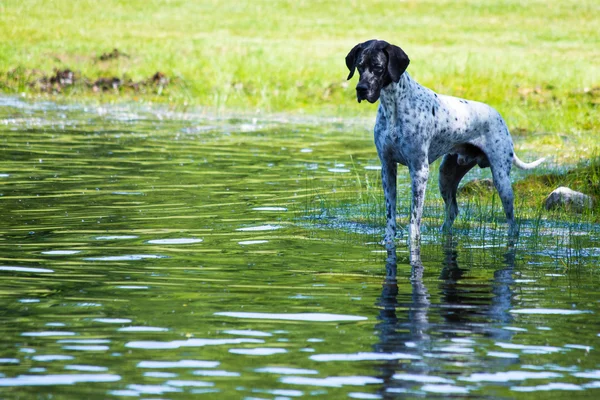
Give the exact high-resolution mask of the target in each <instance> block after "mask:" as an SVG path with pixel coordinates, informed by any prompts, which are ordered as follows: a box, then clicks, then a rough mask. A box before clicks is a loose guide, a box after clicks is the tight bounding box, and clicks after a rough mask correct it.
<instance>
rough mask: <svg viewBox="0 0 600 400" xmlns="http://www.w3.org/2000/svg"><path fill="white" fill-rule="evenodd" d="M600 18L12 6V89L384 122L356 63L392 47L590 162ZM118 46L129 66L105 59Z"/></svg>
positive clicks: (376, 8)
mask: <svg viewBox="0 0 600 400" xmlns="http://www.w3.org/2000/svg"><path fill="white" fill-rule="evenodd" d="M599 20H600V3H599V2H598V1H597V0H576V1H573V0H561V1H554V2H548V1H538V0H530V1H526V2H523V1H521V0H500V1H491V0H456V1H455V0H452V1H450V0H438V1H410V0H407V1H391V0H388V1H368V2H367V1H354V0H348V1H345V2H339V1H330V0H321V1H316V0H289V1H288V0H272V1H267V0H253V1H239V0H236V1H232V0H203V1H190V0H185V1H184V0H144V1H141V0H130V1H117V0H104V1H100V2H99V1H95V0H77V1H66V0H43V1H42V0H4V1H2V2H0V37H1V38H2V40H0V82H2V83H0V90H3V91H4V92H8V93H11V92H12V93H21V92H25V93H26V94H28V95H30V96H36V95H38V93H39V92H36V90H35V89H34V88H32V87H30V86H29V85H28V82H27V76H26V75H27V72H26V71H31V70H39V71H42V72H44V73H47V74H51V73H52V71H53V70H54V69H65V68H69V69H71V70H73V71H76V72H77V73H79V74H80V75H81V76H85V77H89V78H90V79H97V78H98V77H111V76H118V77H125V78H131V79H133V80H141V79H145V78H148V77H150V76H152V75H153V74H154V73H156V72H157V71H160V72H162V73H164V74H165V75H166V76H167V77H168V78H169V79H170V84H169V85H168V87H167V88H166V89H165V90H164V91H160V92H149V93H139V92H127V93H125V92H122V93H113V92H108V93H102V92H101V93H91V91H89V90H83V89H78V88H77V87H74V88H73V89H72V90H69V91H65V92H63V93H61V94H60V97H62V98H72V99H74V100H85V99H100V100H101V101H121V100H142V101H160V102H163V103H168V104H170V105H172V106H173V107H185V106H204V107H209V108H212V109H215V110H224V109H226V110H231V111H233V112H241V113H256V112H257V111H260V112H265V113H278V112H285V113H307V114H311V115H327V116H331V115H336V116H338V115H339V116H369V117H370V116H373V117H374V114H375V106H372V105H365V104H361V105H359V104H357V103H356V100H355V97H354V85H355V84H356V82H354V81H351V82H347V81H346V76H347V72H348V71H347V69H346V66H345V63H344V57H345V56H346V54H347V52H348V51H349V50H350V49H351V48H352V47H353V46H354V45H355V44H356V43H358V42H361V41H365V40H368V39H371V38H379V39H384V40H387V41H389V42H391V43H394V44H397V45H399V46H400V47H402V48H403V49H404V50H405V51H406V52H407V54H408V55H409V56H410V58H411V65H410V66H409V69H408V71H409V72H410V74H411V75H412V76H413V77H414V78H415V79H417V80H418V81H419V82H420V83H422V84H424V85H426V86H428V87H430V88H432V89H434V90H435V91H438V92H440V93H445V94H451V95H455V96H460V97H465V98H470V99H474V100H479V101H483V102H487V103H489V104H491V105H492V106H494V107H496V108H497V109H498V110H499V111H500V112H501V113H502V114H503V115H504V117H505V118H506V120H507V122H508V124H509V127H510V128H511V130H512V131H513V133H514V134H516V135H518V134H519V133H524V134H528V135H529V140H528V141H527V145H528V146H531V149H536V150H541V151H544V150H548V149H550V150H552V149H556V148H557V147H560V146H563V145H567V146H576V147H577V148H578V150H580V151H581V154H589V153H590V152H591V151H592V149H593V148H594V147H595V146H594V143H597V142H598V138H599V137H600V134H599V133H598V131H600V129H599V128H600V122H599V121H600V118H598V105H599V104H600V79H599V73H600V33H599V29H598V21H599ZM114 48H117V49H119V51H120V52H122V53H126V54H127V57H119V58H116V59H110V60H105V61H101V60H99V56H100V55H101V54H103V53H107V52H110V51H112V49H114ZM15 69H16V71H17V75H19V74H22V75H23V77H17V78H15V74H14V71H15ZM9 71H13V75H11V76H12V79H9V75H8V72H9ZM19 71H20V72H19ZM45 96H48V95H47V94H46V95H45ZM50 96H51V95H50ZM592 139H593V140H592ZM567 142H568V143H567Z"/></svg>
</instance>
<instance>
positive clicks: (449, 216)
mask: <svg viewBox="0 0 600 400" xmlns="http://www.w3.org/2000/svg"><path fill="white" fill-rule="evenodd" d="M458 157H459V155H458V154H446V155H445V156H444V159H443V160H442V163H441V164H440V176H439V185H440V193H441V194H442V198H443V199H444V203H445V205H446V216H445V218H444V224H443V225H442V228H441V230H442V232H450V230H451V229H452V224H453V223H454V219H456V216H457V215H458V204H457V203H456V191H457V190H458V184H459V183H460V180H461V179H462V178H463V177H464V176H465V175H466V174H467V172H469V171H470V170H471V168H473V167H474V166H475V165H477V161H476V160H474V159H473V160H471V161H470V162H469V163H467V164H463V163H460V164H459V163H458Z"/></svg>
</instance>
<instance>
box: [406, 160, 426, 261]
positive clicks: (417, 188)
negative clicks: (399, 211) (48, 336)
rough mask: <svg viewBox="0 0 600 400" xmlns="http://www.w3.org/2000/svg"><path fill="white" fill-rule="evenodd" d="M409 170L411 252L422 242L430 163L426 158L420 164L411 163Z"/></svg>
mask: <svg viewBox="0 0 600 400" xmlns="http://www.w3.org/2000/svg"><path fill="white" fill-rule="evenodd" d="M408 168H409V172H410V179H411V186H412V201H411V207H410V225H409V227H408V234H409V241H410V242H409V245H410V248H411V250H413V249H415V250H416V249H417V248H418V247H419V245H420V242H421V217H422V216H423V204H424V203H425V189H426V188H427V179H428V178H429V163H428V162H427V158H425V159H424V160H421V161H420V162H414V163H411V164H410V165H409V166H408Z"/></svg>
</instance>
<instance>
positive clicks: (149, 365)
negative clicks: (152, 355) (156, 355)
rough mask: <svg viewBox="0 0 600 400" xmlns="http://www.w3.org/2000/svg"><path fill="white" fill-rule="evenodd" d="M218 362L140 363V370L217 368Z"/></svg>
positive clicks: (138, 365)
mask: <svg viewBox="0 0 600 400" xmlns="http://www.w3.org/2000/svg"><path fill="white" fill-rule="evenodd" d="M219 364H220V363H219V362H218V361H203V360H177V361H140V362H139V363H138V364H137V367H138V368H156V369H160V368H215V367H218V366H219Z"/></svg>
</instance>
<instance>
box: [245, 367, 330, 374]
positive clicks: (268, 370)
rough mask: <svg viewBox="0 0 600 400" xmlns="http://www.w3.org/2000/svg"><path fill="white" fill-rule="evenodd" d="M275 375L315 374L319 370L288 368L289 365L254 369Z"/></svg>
mask: <svg viewBox="0 0 600 400" xmlns="http://www.w3.org/2000/svg"><path fill="white" fill-rule="evenodd" d="M254 371H255V372H263V373H267V374H275V375H316V374H318V373H319V371H316V370H314V369H303V368H290V367H262V368H257V369H255V370H254Z"/></svg>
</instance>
